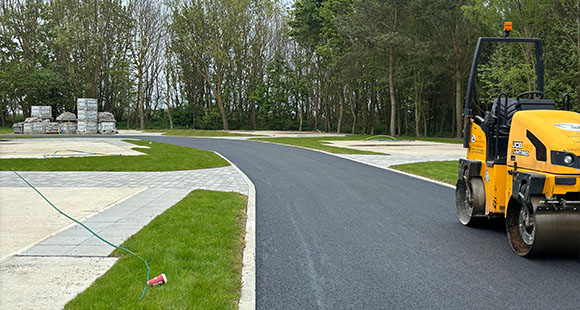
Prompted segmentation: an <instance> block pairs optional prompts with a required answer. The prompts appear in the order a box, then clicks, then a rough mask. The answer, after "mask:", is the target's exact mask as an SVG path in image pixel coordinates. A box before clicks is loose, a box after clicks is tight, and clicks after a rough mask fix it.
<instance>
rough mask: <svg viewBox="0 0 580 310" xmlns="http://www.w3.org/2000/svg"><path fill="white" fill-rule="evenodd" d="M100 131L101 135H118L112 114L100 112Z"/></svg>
mask: <svg viewBox="0 0 580 310" xmlns="http://www.w3.org/2000/svg"><path fill="white" fill-rule="evenodd" d="M98 122H99V125H98V131H99V133H100V134H107V135H112V134H115V133H117V128H116V127H115V123H116V122H117V121H116V120H115V116H114V115H113V113H111V112H99V114H98Z"/></svg>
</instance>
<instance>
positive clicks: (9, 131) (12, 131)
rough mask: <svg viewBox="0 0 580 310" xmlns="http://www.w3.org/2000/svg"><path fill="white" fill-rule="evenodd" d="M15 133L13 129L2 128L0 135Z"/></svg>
mask: <svg viewBox="0 0 580 310" xmlns="http://www.w3.org/2000/svg"><path fill="white" fill-rule="evenodd" d="M11 133H14V129H12V128H0V135H6V134H11Z"/></svg>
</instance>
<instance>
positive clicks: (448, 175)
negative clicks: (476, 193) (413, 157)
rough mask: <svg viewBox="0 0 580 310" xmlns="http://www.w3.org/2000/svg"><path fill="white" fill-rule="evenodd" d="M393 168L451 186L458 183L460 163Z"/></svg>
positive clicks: (427, 163)
mask: <svg viewBox="0 0 580 310" xmlns="http://www.w3.org/2000/svg"><path fill="white" fill-rule="evenodd" d="M391 168H393V169H397V170H401V171H405V172H408V173H412V174H416V175H420V176H423V177H426V178H429V179H434V180H437V181H442V182H445V183H448V184H451V185H455V183H457V169H458V163H457V161H456V160H451V161H427V162H421V163H413V164H402V165H393V166H391Z"/></svg>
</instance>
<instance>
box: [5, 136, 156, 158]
mask: <svg viewBox="0 0 580 310" xmlns="http://www.w3.org/2000/svg"><path fill="white" fill-rule="evenodd" d="M135 147H136V145H135V144H132V143H129V142H125V141H122V140H121V139H114V138H110V137H107V138H47V139H42V138H40V139H2V140H0V158H48V157H86V156H105V155H106V154H113V155H123V156H138V155H145V153H142V152H139V151H135V150H132V149H133V148H135ZM144 148H149V147H144ZM73 150H75V151H77V152H75V151H73ZM90 153H92V154H90Z"/></svg>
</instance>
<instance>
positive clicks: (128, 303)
mask: <svg viewBox="0 0 580 310" xmlns="http://www.w3.org/2000/svg"><path fill="white" fill-rule="evenodd" d="M246 202H247V200H246V196H243V195H241V194H237V193H223V192H213V191H203V190H197V191H193V192H191V193H190V194H189V195H188V196H187V197H185V198H184V199H183V200H181V201H180V202H178V203H177V204H176V205H174V206H173V207H171V208H170V209H168V210H167V211H165V212H164V213H163V214H161V215H160V216H158V217H157V218H155V219H154V220H153V221H151V223H149V224H148V225H147V226H145V227H144V228H143V229H141V230H140V231H139V232H138V233H136V234H135V235H133V236H132V237H131V238H129V239H128V240H127V241H125V242H124V243H123V244H122V246H123V247H125V248H127V249H130V250H131V251H133V252H134V253H135V254H137V255H139V256H141V257H143V258H144V259H145V260H146V261H148V263H149V266H150V268H151V277H152V278H153V277H156V276H157V275H159V274H160V273H165V275H166V276H167V279H168V281H167V284H166V285H162V286H156V287H152V288H148V289H147V293H146V294H145V296H144V297H143V299H141V300H137V298H138V297H139V295H140V294H141V290H142V289H143V285H144V284H145V268H144V265H143V263H142V262H141V261H140V260H138V259H137V258H135V257H133V256H131V255H129V254H127V253H126V252H123V251H120V250H115V252H113V254H112V255H113V256H119V257H120V259H119V260H118V261H117V263H115V265H114V266H113V267H112V268H111V269H110V270H109V271H107V272H106V273H105V274H104V275H103V276H102V277H100V278H98V279H97V280H96V281H95V282H94V283H93V284H92V285H91V286H90V287H89V288H88V289H87V290H85V291H84V292H83V293H81V294H79V295H78V296H77V297H75V298H74V299H73V300H71V301H70V302H69V303H68V304H67V305H66V306H65V309H237V302H238V300H239V298H240V290H241V269H242V248H243V243H244V242H243V236H244V225H245V212H244V210H245V206H246Z"/></svg>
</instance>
